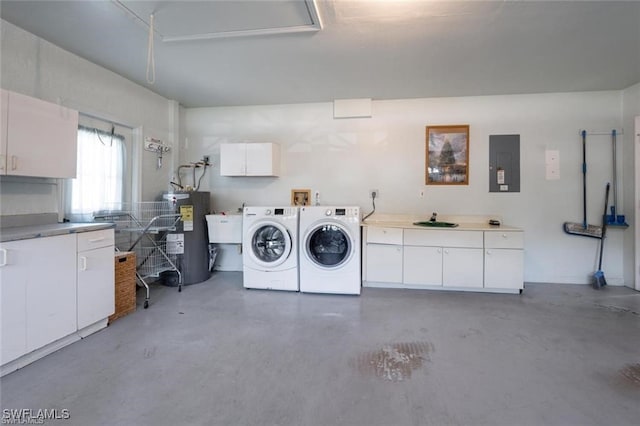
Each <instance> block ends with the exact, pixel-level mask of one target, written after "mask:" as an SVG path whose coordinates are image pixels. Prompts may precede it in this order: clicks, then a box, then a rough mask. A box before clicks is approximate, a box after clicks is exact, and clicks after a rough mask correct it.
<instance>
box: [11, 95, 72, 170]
mask: <svg viewBox="0 0 640 426" xmlns="http://www.w3.org/2000/svg"><path fill="white" fill-rule="evenodd" d="M7 129H8V133H7V174H9V175H15V176H41V177H52V178H74V177H75V176H76V158H77V145H78V112H77V111H74V110H71V109H69V108H65V107H62V106H60V105H56V104H53V103H50V102H44V101H42V100H40V99H35V98H32V97H30V96H25V95H21V94H19V93H14V92H10V93H9V117H8V126H7Z"/></svg>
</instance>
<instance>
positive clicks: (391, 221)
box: [361, 214, 522, 232]
mask: <svg viewBox="0 0 640 426" xmlns="http://www.w3.org/2000/svg"><path fill="white" fill-rule="evenodd" d="M430 217H431V216H429V217H425V216H414V215H400V214H398V215H391V214H374V215H372V216H371V217H370V218H368V219H367V220H365V221H363V222H361V225H362V226H379V227H388V228H404V229H426V230H446V231H498V232H499V231H522V229H520V228H516V227H513V226H508V225H504V224H502V218H501V217H500V216H497V215H487V216H464V215H442V216H441V215H438V217H437V220H438V222H453V223H457V224H458V226H456V227H454V228H448V227H440V226H434V227H431V226H420V225H414V224H413V223H414V222H424V221H428V220H429V218H430ZM489 219H496V220H499V221H500V223H501V225H499V226H496V225H489Z"/></svg>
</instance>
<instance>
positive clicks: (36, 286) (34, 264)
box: [25, 234, 76, 352]
mask: <svg viewBox="0 0 640 426" xmlns="http://www.w3.org/2000/svg"><path fill="white" fill-rule="evenodd" d="M25 242H28V243H29V246H30V247H31V250H30V252H29V259H30V260H29V271H28V284H27V309H26V312H27V352H30V351H32V350H34V349H38V348H40V347H42V346H45V345H46V344H48V343H51V342H53V341H55V340H57V339H60V338H62V337H65V336H67V335H69V334H71V333H73V332H75V331H76V236H75V234H67V235H60V236H56V237H47V238H36V239H33V240H27V241H25Z"/></svg>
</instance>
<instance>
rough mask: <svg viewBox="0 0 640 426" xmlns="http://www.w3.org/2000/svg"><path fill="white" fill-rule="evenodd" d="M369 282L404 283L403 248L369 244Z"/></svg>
mask: <svg viewBox="0 0 640 426" xmlns="http://www.w3.org/2000/svg"><path fill="white" fill-rule="evenodd" d="M366 268H367V281H371V282H390V283H401V282H402V246H394V245H383V244H367V264H366Z"/></svg>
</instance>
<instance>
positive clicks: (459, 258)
mask: <svg viewBox="0 0 640 426" xmlns="http://www.w3.org/2000/svg"><path fill="white" fill-rule="evenodd" d="M443 250H444V253H443V258H442V285H443V286H445V287H473V288H482V285H483V277H484V261H483V260H484V259H483V250H482V249H474V248H450V247H445V248H444V249H443Z"/></svg>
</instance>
